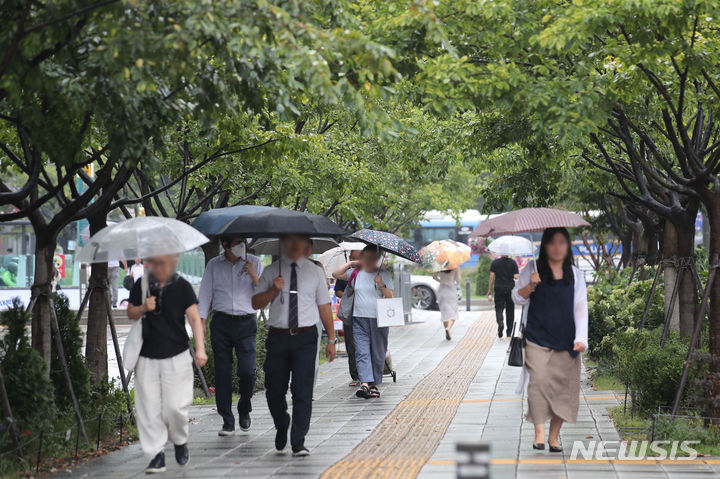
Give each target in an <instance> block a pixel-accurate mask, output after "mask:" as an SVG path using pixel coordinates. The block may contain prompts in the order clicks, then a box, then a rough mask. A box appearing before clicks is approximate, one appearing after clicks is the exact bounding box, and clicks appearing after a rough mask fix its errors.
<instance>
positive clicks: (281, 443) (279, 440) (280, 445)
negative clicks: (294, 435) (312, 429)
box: [275, 416, 290, 452]
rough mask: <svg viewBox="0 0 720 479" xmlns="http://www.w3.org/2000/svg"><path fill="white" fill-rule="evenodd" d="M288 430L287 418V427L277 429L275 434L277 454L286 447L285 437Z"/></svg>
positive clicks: (288, 422) (288, 420) (288, 417)
mask: <svg viewBox="0 0 720 479" xmlns="http://www.w3.org/2000/svg"><path fill="white" fill-rule="evenodd" d="M289 428H290V416H287V426H285V427H283V428H278V430H277V432H276V433H275V450H276V451H277V452H283V451H284V450H285V446H287V435H288V429H289Z"/></svg>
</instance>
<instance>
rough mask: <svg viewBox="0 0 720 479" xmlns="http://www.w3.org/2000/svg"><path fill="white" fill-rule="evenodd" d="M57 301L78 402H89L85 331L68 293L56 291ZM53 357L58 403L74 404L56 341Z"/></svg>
mask: <svg viewBox="0 0 720 479" xmlns="http://www.w3.org/2000/svg"><path fill="white" fill-rule="evenodd" d="M53 301H54V303H55V314H56V316H57V320H58V327H59V328H60V339H61V340H62V344H63V350H64V353H65V360H66V361H67V366H68V370H69V371H70V379H71V381H72V385H73V390H74V391H75V395H76V396H77V399H78V402H79V403H81V404H86V403H88V402H89V399H90V370H89V369H88V366H87V361H85V355H84V354H83V333H82V331H81V330H80V324H79V322H78V320H77V316H76V315H75V313H74V312H73V311H71V310H70V305H69V301H68V298H67V296H65V295H62V294H56V295H55V296H54V299H53ZM52 345H53V348H52V360H51V363H50V379H51V380H52V382H53V387H54V388H55V403H56V404H57V405H58V407H60V408H63V409H64V408H68V407H71V406H72V402H71V399H70V392H69V391H68V387H67V381H66V380H65V375H64V373H63V370H62V365H61V363H60V357H59V356H58V351H57V348H55V342H53V343H52Z"/></svg>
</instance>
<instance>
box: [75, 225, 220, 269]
mask: <svg viewBox="0 0 720 479" xmlns="http://www.w3.org/2000/svg"><path fill="white" fill-rule="evenodd" d="M208 241H209V240H208V239H207V238H206V237H205V235H203V234H202V233H200V232H199V231H198V230H196V229H195V228H193V227H192V226H190V225H187V224H185V223H183V222H182V221H178V220H175V219H172V218H164V217H160V216H138V217H137V218H132V219H130V220H127V221H122V222H120V223H117V224H114V225H112V226H108V227H106V228H103V229H102V230H100V231H99V232H98V233H97V234H95V235H93V236H92V237H91V238H90V240H89V242H88V244H86V245H85V246H83V247H82V249H81V250H80V251H79V252H78V255H77V259H76V260H77V261H79V262H81V263H104V262H106V261H118V260H122V259H128V258H151V257H153V256H161V255H164V254H177V253H182V252H183V251H189V250H191V249H195V248H197V247H198V246H200V245H203V244H205V243H207V242H208Z"/></svg>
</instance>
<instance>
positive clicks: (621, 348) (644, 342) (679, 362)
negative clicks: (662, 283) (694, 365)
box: [612, 328, 696, 414]
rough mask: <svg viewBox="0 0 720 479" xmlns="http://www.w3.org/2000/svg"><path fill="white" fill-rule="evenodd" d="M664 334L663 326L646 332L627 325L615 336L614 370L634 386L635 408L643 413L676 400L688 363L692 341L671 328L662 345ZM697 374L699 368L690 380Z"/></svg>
mask: <svg viewBox="0 0 720 479" xmlns="http://www.w3.org/2000/svg"><path fill="white" fill-rule="evenodd" d="M661 335H662V328H655V329H653V330H647V329H645V330H642V331H639V330H637V329H635V328H627V329H625V330H623V331H618V332H617V333H615V335H614V344H613V346H612V350H613V354H614V356H615V360H614V363H613V371H614V373H615V375H616V376H617V377H618V379H620V381H621V382H622V383H623V384H626V385H627V386H628V387H629V388H630V392H631V394H632V397H633V407H634V408H636V410H637V411H638V412H640V413H641V414H648V413H652V412H654V411H655V410H656V409H657V407H658V406H667V405H671V404H672V403H673V401H674V399H675V392H676V391H677V387H678V384H679V382H680V375H681V373H682V369H683V364H684V363H685V357H686V355H687V350H688V349H687V348H688V340H687V339H686V338H681V337H680V334H679V333H678V332H676V331H671V332H670V333H669V336H668V340H667V342H666V343H665V346H664V347H662V348H661V347H660V336H661ZM695 375H696V373H695V370H694V369H693V370H691V374H690V381H692V380H693V378H694V377H695Z"/></svg>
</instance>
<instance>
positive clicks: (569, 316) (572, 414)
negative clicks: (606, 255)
mask: <svg viewBox="0 0 720 479" xmlns="http://www.w3.org/2000/svg"><path fill="white" fill-rule="evenodd" d="M512 297H513V301H514V302H515V304H522V305H524V306H525V308H524V310H523V317H522V320H521V324H522V331H523V337H524V338H525V340H526V346H525V365H524V366H523V374H522V377H521V379H520V385H519V387H518V393H521V392H522V390H523V389H524V388H525V387H526V386H527V397H528V413H527V415H526V418H527V420H528V421H529V422H531V423H533V424H534V425H535V442H534V444H533V448H534V449H545V423H546V422H547V421H548V420H549V421H550V432H549V434H548V445H549V448H550V452H562V446H561V445H560V428H561V427H562V424H563V422H571V423H574V422H576V421H577V413H578V407H579V396H580V372H581V364H582V362H581V358H580V354H581V353H582V352H583V351H585V350H586V349H587V344H588V339H587V335H588V312H587V287H586V286H585V279H584V278H583V275H582V273H581V272H580V270H579V269H578V268H576V267H575V266H573V264H572V251H571V243H570V234H569V233H568V230H567V229H565V228H548V229H546V230H545V231H544V232H543V236H542V240H541V242H540V253H539V255H538V260H537V263H536V264H529V265H528V266H526V267H525V268H524V269H523V270H522V272H521V273H520V278H519V279H518V282H517V284H516V285H515V289H513V292H512Z"/></svg>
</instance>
